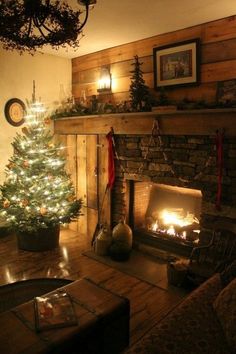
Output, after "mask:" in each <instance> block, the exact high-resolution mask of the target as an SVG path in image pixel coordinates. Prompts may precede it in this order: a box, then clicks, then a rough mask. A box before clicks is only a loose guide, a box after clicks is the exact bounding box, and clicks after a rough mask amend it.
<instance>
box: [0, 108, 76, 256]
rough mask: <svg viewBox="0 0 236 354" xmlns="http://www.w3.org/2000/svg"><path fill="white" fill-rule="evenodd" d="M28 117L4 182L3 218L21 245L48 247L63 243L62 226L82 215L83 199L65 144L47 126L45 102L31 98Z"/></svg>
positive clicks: (0, 213) (0, 200)
mask: <svg viewBox="0 0 236 354" xmlns="http://www.w3.org/2000/svg"><path fill="white" fill-rule="evenodd" d="M25 120H26V126H25V127H24V128H23V129H22V132H23V135H20V134H17V135H16V137H15V138H14V140H13V143H12V146H13V149H14V153H13V156H12V157H11V158H10V160H9V163H8V165H7V166H6V180H5V182H4V183H3V185H1V186H0V189H1V196H0V216H2V217H3V218H4V219H5V220H6V221H7V222H8V223H9V224H10V225H11V227H12V228H13V230H15V232H16V235H17V241H18V247H19V248H20V249H24V250H28V251H44V250H49V249H53V248H55V247H57V246H58V245H59V232H60V224H64V223H69V222H71V221H72V220H74V219H76V218H78V217H79V215H80V214H81V206H82V200H81V199H76V196H75V191H74V187H73V185H72V182H71V180H70V176H69V175H68V174H67V173H66V171H65V168H64V167H65V158H64V157H63V155H62V149H63V147H62V146H61V145H60V144H59V143H55V142H54V141H53V136H52V134H51V133H50V131H49V130H48V129H47V127H46V123H47V121H46V120H45V114H44V110H43V107H42V104H40V103H37V102H34V101H33V103H32V104H31V106H30V109H29V111H28V114H27V116H26V117H25Z"/></svg>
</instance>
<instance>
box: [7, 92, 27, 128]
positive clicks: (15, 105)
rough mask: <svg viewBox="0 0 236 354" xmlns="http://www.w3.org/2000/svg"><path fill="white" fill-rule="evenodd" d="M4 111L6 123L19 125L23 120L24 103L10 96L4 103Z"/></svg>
mask: <svg viewBox="0 0 236 354" xmlns="http://www.w3.org/2000/svg"><path fill="white" fill-rule="evenodd" d="M4 113H5V117H6V120H7V121H8V123H10V124H11V125H13V126H14V127H19V126H20V125H22V124H23V123H24V121H25V119H24V116H25V113H26V107H25V104H24V102H23V101H21V100H20V99H19V98H11V99H10V100H8V101H7V102H6V104H5V107H4Z"/></svg>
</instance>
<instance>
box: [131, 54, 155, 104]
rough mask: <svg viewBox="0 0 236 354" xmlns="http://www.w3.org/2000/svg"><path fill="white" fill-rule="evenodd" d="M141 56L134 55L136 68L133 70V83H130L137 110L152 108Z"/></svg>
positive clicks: (133, 101)
mask: <svg viewBox="0 0 236 354" xmlns="http://www.w3.org/2000/svg"><path fill="white" fill-rule="evenodd" d="M142 64H143V63H140V61H139V57H138V56H137V55H135V56H134V63H133V64H132V65H134V70H132V71H131V73H132V76H131V84H130V89H129V91H130V98H131V105H132V108H133V109H134V110H135V111H149V110H150V109H151V105H150V93H149V89H148V86H146V85H145V81H144V79H143V72H142V70H141V65H142Z"/></svg>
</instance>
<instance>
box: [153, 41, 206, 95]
mask: <svg viewBox="0 0 236 354" xmlns="http://www.w3.org/2000/svg"><path fill="white" fill-rule="evenodd" d="M199 56H200V39H199V38H196V39H191V40H188V41H184V42H179V43H175V44H171V45H166V46H163V47H157V48H153V64H154V70H153V71H154V88H155V89H159V88H161V87H177V86H186V85H198V84H199V83H200V77H199V76H200V75H199V74H200V70H199V67H200V62H199Z"/></svg>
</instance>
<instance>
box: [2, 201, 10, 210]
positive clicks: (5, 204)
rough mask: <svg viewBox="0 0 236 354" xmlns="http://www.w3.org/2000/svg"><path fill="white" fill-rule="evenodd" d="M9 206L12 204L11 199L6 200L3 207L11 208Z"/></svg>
mask: <svg viewBox="0 0 236 354" xmlns="http://www.w3.org/2000/svg"><path fill="white" fill-rule="evenodd" d="M9 206H10V201H9V200H4V202H3V208H9Z"/></svg>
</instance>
